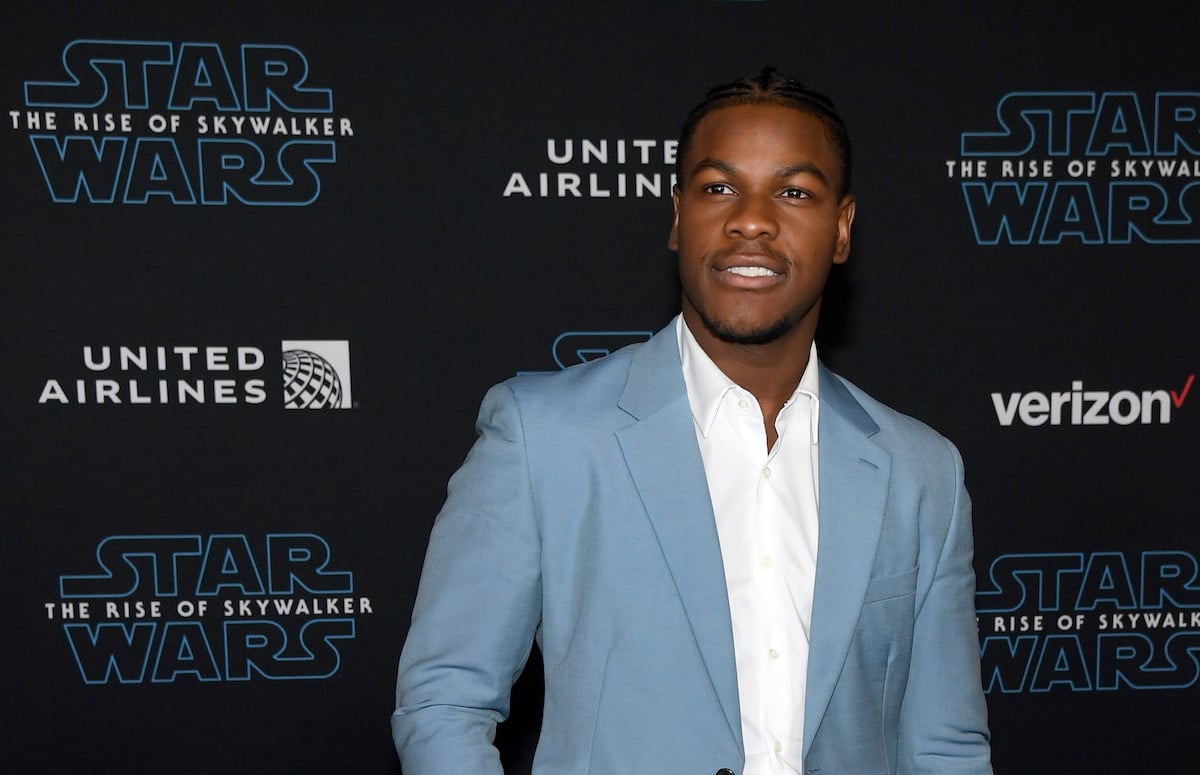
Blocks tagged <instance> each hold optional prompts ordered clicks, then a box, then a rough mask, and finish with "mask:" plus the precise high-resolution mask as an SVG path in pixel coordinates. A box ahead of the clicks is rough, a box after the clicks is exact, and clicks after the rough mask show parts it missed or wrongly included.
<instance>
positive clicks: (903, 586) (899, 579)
mask: <svg viewBox="0 0 1200 775" xmlns="http://www.w3.org/2000/svg"><path fill="white" fill-rule="evenodd" d="M916 591H917V569H916V568H913V569H912V570H910V571H905V572H904V573H897V574H895V575H892V576H875V577H873V578H872V579H871V581H870V582H869V583H868V584H867V597H866V599H865V600H863V603H864V604H866V603H878V602H879V601H881V600H891V599H892V598H895V597H904V596H905V595H911V594H914V593H915V592H916Z"/></svg>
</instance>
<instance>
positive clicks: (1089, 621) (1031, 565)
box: [976, 551, 1200, 693]
mask: <svg viewBox="0 0 1200 775" xmlns="http://www.w3.org/2000/svg"><path fill="white" fill-rule="evenodd" d="M979 586H980V589H979V592H978V594H977V595H976V610H977V612H978V615H979V629H980V638H981V648H980V656H981V662H982V667H983V686H984V689H985V691H988V692H1001V693H1018V692H1033V693H1039V692H1052V691H1066V692H1090V691H1115V690H1117V689H1126V690H1129V689H1186V688H1190V687H1193V686H1195V685H1196V683H1197V681H1198V680H1200V562H1198V561H1197V559H1196V556H1195V555H1194V554H1192V553H1191V552H1186V551H1145V552H1140V553H1125V552H1092V553H1082V552H1064V553H1052V554H1005V555H1001V556H999V557H997V558H996V559H994V560H993V561H992V564H991V567H990V568H989V570H988V573H987V575H986V577H984V578H981V579H980V585H979Z"/></svg>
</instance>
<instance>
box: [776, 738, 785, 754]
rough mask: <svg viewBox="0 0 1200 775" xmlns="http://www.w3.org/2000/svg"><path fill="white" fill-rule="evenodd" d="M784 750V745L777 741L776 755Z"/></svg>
mask: <svg viewBox="0 0 1200 775" xmlns="http://www.w3.org/2000/svg"><path fill="white" fill-rule="evenodd" d="M782 750H783V743H781V742H779V741H778V740H776V741H775V753H779V752H780V751H782Z"/></svg>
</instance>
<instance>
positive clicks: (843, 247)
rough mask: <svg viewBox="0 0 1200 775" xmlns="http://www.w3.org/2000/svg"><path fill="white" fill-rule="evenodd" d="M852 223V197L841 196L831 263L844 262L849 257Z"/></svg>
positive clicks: (847, 195)
mask: <svg viewBox="0 0 1200 775" xmlns="http://www.w3.org/2000/svg"><path fill="white" fill-rule="evenodd" d="M853 223H854V197H853V196H851V195H850V194H846V196H844V197H842V203H841V204H840V205H838V223H837V242H836V243H835V244H834V246H833V263H835V264H844V263H846V259H848V258H850V227H851V225H853Z"/></svg>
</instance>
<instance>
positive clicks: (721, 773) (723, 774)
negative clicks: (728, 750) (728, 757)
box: [717, 767, 737, 775]
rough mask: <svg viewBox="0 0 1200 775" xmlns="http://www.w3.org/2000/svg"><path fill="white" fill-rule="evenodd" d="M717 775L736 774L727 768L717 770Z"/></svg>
mask: <svg viewBox="0 0 1200 775" xmlns="http://www.w3.org/2000/svg"><path fill="white" fill-rule="evenodd" d="M717 775H737V773H735V772H734V771H733V770H731V769H729V768H728V767H722V768H721V769H719V770H717Z"/></svg>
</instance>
